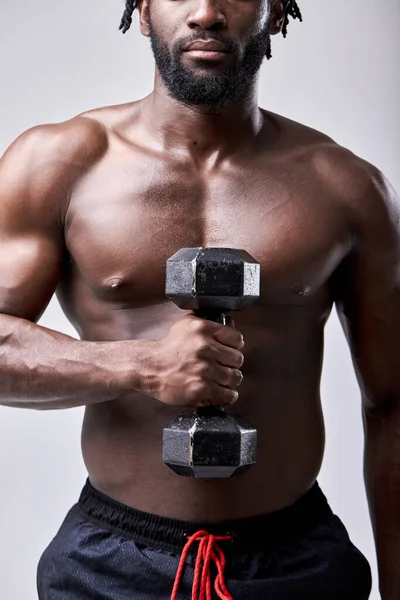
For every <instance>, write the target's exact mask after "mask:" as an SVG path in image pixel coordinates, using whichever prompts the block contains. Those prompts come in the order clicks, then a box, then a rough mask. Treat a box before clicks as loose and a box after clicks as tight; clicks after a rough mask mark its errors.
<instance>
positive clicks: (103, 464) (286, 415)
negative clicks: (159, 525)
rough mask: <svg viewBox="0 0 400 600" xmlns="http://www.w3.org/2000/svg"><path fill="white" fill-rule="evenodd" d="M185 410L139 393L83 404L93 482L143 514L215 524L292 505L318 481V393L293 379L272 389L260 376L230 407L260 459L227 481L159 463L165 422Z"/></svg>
mask: <svg viewBox="0 0 400 600" xmlns="http://www.w3.org/2000/svg"><path fill="white" fill-rule="evenodd" d="M249 379H250V381H249ZM186 410H187V409H186ZM182 412H185V409H179V408H177V407H168V406H165V405H163V404H161V403H160V402H158V401H157V400H154V399H153V398H150V397H148V396H144V395H140V394H136V393H135V394H132V396H131V397H129V398H126V397H124V398H123V399H120V400H115V401H113V402H105V403H101V404H93V405H90V406H87V407H86V412H85V417H84V423H83V430H82V450H83V457H84V461H85V464H86V467H87V470H88V473H89V480H90V482H91V484H92V485H93V486H94V487H95V488H96V489H98V490H100V491H102V492H103V493H105V494H107V495H109V496H111V497H112V498H114V499H116V500H118V501H119V502H122V503H124V504H127V505H129V506H131V507H134V508H136V509H139V510H142V511H145V512H150V513H153V514H157V515H161V516H166V517H170V518H176V519H184V520H202V521H220V520H225V519H238V518H244V517H247V516H252V515H260V514H266V513H270V512H273V511H276V510H279V509H280V508H283V507H285V506H289V505H290V504H292V503H294V502H295V501H296V500H297V499H298V498H300V497H301V496H302V495H303V494H304V493H305V492H307V491H308V489H310V487H311V486H312V485H313V483H314V482H315V480H316V478H317V475H318V473H319V470H320V467H321V463H322V458H323V452H324V442H325V435H324V434H325V432H324V423H323V417H322V410H321V402H320V398H319V394H318V393H315V394H311V393H304V390H300V389H297V390H296V386H293V385H292V384H289V385H288V384H283V385H282V386H281V389H280V390H276V389H275V390H273V389H272V388H271V387H270V386H268V385H266V384H265V381H264V382H263V381H262V380H261V379H260V378H257V377H251V378H248V381H247V382H246V383H245V382H243V384H242V387H241V396H240V400H239V401H238V403H237V404H236V405H235V407H234V408H232V409H229V412H231V413H237V414H240V415H241V416H242V417H243V418H245V419H246V420H248V421H249V422H250V423H251V424H252V425H254V426H255V427H256V428H257V430H258V457H257V464H256V465H254V466H252V467H251V468H250V469H249V470H248V471H246V472H245V473H244V474H242V475H240V476H238V477H235V478H231V479H225V480H218V479H210V480H205V479H192V478H187V477H181V476H179V475H177V474H175V473H174V472H173V471H172V470H170V469H169V468H168V467H167V466H166V465H165V464H164V463H163V462H162V431H163V427H164V426H165V425H166V424H167V423H168V422H169V421H170V420H171V419H173V418H174V417H175V416H176V415H177V414H178V413H182ZM189 412H190V410H189Z"/></svg>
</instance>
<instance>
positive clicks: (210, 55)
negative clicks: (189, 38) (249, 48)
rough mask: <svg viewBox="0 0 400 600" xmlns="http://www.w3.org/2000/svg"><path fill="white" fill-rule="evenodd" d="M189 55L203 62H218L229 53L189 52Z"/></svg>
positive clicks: (213, 51) (211, 51)
mask: <svg viewBox="0 0 400 600" xmlns="http://www.w3.org/2000/svg"><path fill="white" fill-rule="evenodd" d="M187 54H190V56H192V57H193V58H201V59H202V60H218V59H219V58H222V57H224V56H226V55H227V54H228V53H227V52H219V51H217V50H187Z"/></svg>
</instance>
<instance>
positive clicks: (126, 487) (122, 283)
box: [57, 103, 352, 520]
mask: <svg viewBox="0 0 400 600" xmlns="http://www.w3.org/2000/svg"><path fill="white" fill-rule="evenodd" d="M139 107H140V103H137V104H133V105H132V104H131V105H125V106H120V107H111V108H106V109H100V110H97V111H93V112H91V113H88V114H86V115H85V118H89V119H93V120H96V121H99V122H100V123H101V124H102V126H103V127H104V128H105V129H106V130H107V149H106V151H104V152H103V153H102V156H101V158H100V159H99V160H98V161H97V162H96V164H94V165H93V166H92V167H91V168H90V169H89V170H88V171H87V172H86V173H85V174H84V175H83V176H81V177H80V178H79V180H78V181H77V182H76V184H75V185H74V188H73V191H72V194H71V195H70V198H69V203H68V208H67V209H66V213H65V243H66V258H65V263H64V270H63V277H62V281H61V283H60V285H59V288H58V291H57V293H58V298H59V300H60V302H61V305H62V307H63V309H64V311H65V313H66V314H67V316H68V318H69V319H70V320H71V322H72V323H73V324H74V326H75V327H76V328H77V330H78V332H79V333H80V335H81V337H82V339H85V340H104V341H105V340H107V341H108V340H121V339H153V340H156V339H160V338H162V337H163V336H164V335H165V334H166V333H167V332H168V330H169V329H170V327H171V325H172V324H173V323H174V322H175V321H176V320H177V319H179V318H180V317H182V316H183V315H184V314H186V313H185V311H181V310H180V309H178V308H177V307H176V306H175V305H174V304H173V303H171V302H170V301H168V300H167V299H166V297H165V263H166V260H167V259H168V258H169V257H170V256H172V254H174V253H175V252H176V251H177V250H179V249H180V248H183V247H200V246H205V247H207V246H214V247H232V248H241V249H244V250H246V251H247V252H249V253H250V254H251V255H252V256H253V257H254V258H255V259H256V260H257V261H258V262H259V263H260V265H261V296H260V299H259V300H258V301H257V302H256V303H255V304H254V305H252V306H250V307H248V308H246V309H245V310H244V311H242V312H237V313H235V314H234V315H233V316H234V319H235V324H236V327H237V329H238V330H239V331H240V332H241V333H242V334H243V336H244V341H245V347H244V349H243V353H244V356H245V362H244V365H243V368H242V371H243V375H244V380H243V383H242V385H241V387H240V388H239V392H240V396H239V401H238V402H237V403H236V404H235V406H234V407H232V408H231V409H229V411H230V412H232V413H234V414H238V415H240V416H242V417H243V418H245V419H246V420H248V421H250V422H251V423H252V424H253V425H254V426H256V427H257V429H258V434H259V449H258V461H257V465H256V466H254V467H252V468H251V469H250V470H249V471H248V472H247V473H246V474H244V475H242V476H241V477H238V478H234V479H231V480H208V481H207V480H193V479H187V478H182V477H178V476H177V475H176V474H174V473H173V472H172V471H170V470H169V469H168V468H167V467H166V466H165V465H164V464H163V462H162V458H161V443H162V430H163V427H164V425H165V424H166V423H167V422H168V421H169V420H171V419H172V418H173V417H174V416H175V415H176V414H177V412H179V411H177V409H176V408H171V407H168V406H166V405H163V404H161V403H160V402H158V401H156V400H154V399H152V398H150V397H148V396H143V395H139V394H137V393H134V392H132V395H131V397H124V398H121V399H119V400H116V401H113V402H105V403H99V404H94V405H91V406H88V407H86V412H85V418H84V425H83V434H82V446H83V454H84V459H85V463H86V466H87V469H88V472H89V476H90V480H91V482H92V484H93V485H94V486H95V487H97V488H98V489H100V490H101V491H103V492H105V493H106V494H108V495H110V496H112V497H114V498H116V499H118V500H120V501H121V502H124V503H126V504H129V505H131V506H134V507H135V508H138V509H141V510H145V511H148V512H153V513H156V514H160V515H165V516H170V517H174V518H182V519H196V520H220V519H226V518H239V517H244V516H247V515H253V514H261V513H266V512H270V511H273V510H277V509H279V508H282V507H283V506H287V505H289V504H292V503H293V502H294V501H295V500H296V499H297V498H299V497H300V496H301V495H302V494H304V493H305V491H307V490H308V489H309V488H310V487H311V485H312V484H313V482H314V481H315V479H316V477H317V475H318V472H319V469H320V466H321V462H322V457H323V450H324V424H323V417H322V410H321V401H320V391H319V384H320V376H321V367H322V358H323V335H324V333H323V332H324V325H325V323H326V320H327V318H328V316H329V314H330V311H331V308H332V304H333V302H334V285H333V281H334V280H333V277H334V276H335V274H336V273H337V268H338V266H339V265H340V263H341V261H342V260H343V259H344V257H345V256H346V255H347V254H348V252H349V251H350V249H351V244H352V231H351V224H350V218H349V210H348V208H347V206H346V203H345V202H344V200H343V197H344V195H343V189H344V188H345V187H346V182H345V181H338V180H337V170H335V168H334V167H332V165H333V164H334V163H335V161H336V162H340V161H343V157H341V156H340V153H341V152H342V151H341V150H339V149H338V147H337V146H336V145H335V144H334V143H333V142H332V141H331V140H329V139H327V138H326V137H325V136H323V135H322V134H319V133H318V132H316V131H313V130H310V129H308V128H306V127H303V126H301V125H298V124H295V123H293V122H291V121H288V120H286V119H283V118H282V117H278V116H277V115H272V114H270V113H267V112H263V115H264V122H265V125H264V126H263V128H262V129H261V131H260V133H259V134H258V136H257V137H256V138H255V139H254V140H253V141H252V142H251V143H249V144H248V146H247V147H244V148H243V150H241V151H240V152H236V153H235V154H234V155H233V156H230V157H225V158H222V159H220V158H216V157H215V156H211V157H207V159H204V160H195V159H194V157H193V156H191V155H190V154H189V153H184V152H181V153H176V152H169V151H168V148H167V149H164V148H157V147H156V146H155V144H154V141H153V140H151V139H150V138H145V137H143V136H142V137H140V125H141V123H140V110H139ZM193 141H194V142H195V141H196V140H193ZM338 155H339V156H340V158H337V156H338ZM349 156H350V153H349Z"/></svg>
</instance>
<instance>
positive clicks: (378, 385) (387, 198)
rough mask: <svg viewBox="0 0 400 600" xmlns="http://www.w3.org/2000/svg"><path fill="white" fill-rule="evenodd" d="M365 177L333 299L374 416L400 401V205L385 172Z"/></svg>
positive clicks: (370, 172)
mask: <svg viewBox="0 0 400 600" xmlns="http://www.w3.org/2000/svg"><path fill="white" fill-rule="evenodd" d="M369 167H370V166H369ZM367 176H368V182H367V185H365V187H363V192H362V194H361V195H360V197H359V198H358V199H357V202H355V203H354V204H353V206H352V213H353V216H354V225H355V231H356V236H355V243H354V247H353V250H352V251H351V253H350V254H349V255H348V256H347V257H346V258H345V260H344V261H343V263H342V265H341V266H340V268H339V269H338V273H337V277H336V284H335V296H336V298H335V300H336V307H337V312H338V315H339V319H340V321H341V323H342V326H343V329H344V331H345V334H346V337H347V339H348V342H349V346H350V349H351V353H352V357H353V363H354V366H355V370H356V375H357V379H358V382H359V384H360V389H361V392H362V396H363V402H364V407H365V409H366V410H367V411H371V412H372V413H373V412H375V411H378V412H379V411H380V410H383V411H384V410H386V409H387V408H391V407H392V406H393V405H394V404H395V403H396V404H398V403H399V402H400V203H399V199H398V197H397V196H396V194H395V192H394V190H393V188H392V187H391V186H390V184H389V183H388V181H387V180H386V179H385V178H384V176H383V175H382V174H381V173H379V172H378V171H377V170H376V169H374V168H372V167H370V168H369V169H368V173H367Z"/></svg>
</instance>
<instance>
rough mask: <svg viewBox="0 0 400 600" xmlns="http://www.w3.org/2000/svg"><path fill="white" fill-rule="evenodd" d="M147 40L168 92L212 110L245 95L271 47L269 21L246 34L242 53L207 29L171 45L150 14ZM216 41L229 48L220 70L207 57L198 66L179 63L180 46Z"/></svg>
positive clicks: (181, 51)
mask: <svg viewBox="0 0 400 600" xmlns="http://www.w3.org/2000/svg"><path fill="white" fill-rule="evenodd" d="M149 33H150V43H151V48H152V51H153V54H154V59H155V63H156V66H157V69H158V71H159V73H160V76H161V79H162V81H163V83H164V85H165V87H166V89H167V93H168V94H169V95H170V96H171V97H172V98H174V99H175V100H178V101H179V102H182V103H184V104H188V105H191V106H197V107H202V108H204V109H206V110H212V111H213V112H216V111H219V110H222V109H224V108H226V107H227V106H229V105H231V104H233V103H234V102H236V101H238V100H241V99H242V98H243V97H245V96H246V94H247V92H248V90H249V88H250V86H251V85H252V83H253V81H254V78H255V76H256V74H257V73H258V71H259V69H260V67H261V64H262V61H263V59H264V57H265V56H268V54H269V53H270V48H271V36H270V33H269V23H267V24H266V26H265V28H264V29H263V30H262V31H260V32H257V33H254V34H249V36H248V38H247V40H246V42H245V44H244V47H243V50H242V52H241V51H240V46H239V45H238V43H237V42H235V41H232V40H225V39H224V38H223V36H222V35H218V33H217V32H212V31H207V32H206V34H205V35H203V36H202V37H199V36H198V35H196V36H195V37H194V36H192V37H191V38H188V39H186V40H182V41H180V42H176V43H175V44H174V45H173V46H172V48H169V47H168V46H167V44H166V43H165V42H164V41H163V40H162V39H161V37H160V36H159V35H158V33H157V32H156V30H155V29H154V26H153V24H152V21H151V17H150V16H149ZM200 39H201V40H205V39H207V40H216V41H220V42H222V43H225V45H226V46H227V47H228V49H229V51H230V52H231V53H230V54H229V57H230V64H229V66H228V67H227V68H226V69H225V70H224V71H222V72H215V69H213V68H212V65H211V69H210V63H208V62H207V61H206V60H203V61H201V60H199V61H197V62H198V64H199V66H201V67H202V68H201V69H196V68H188V67H186V66H185V65H184V64H182V56H183V47H184V46H186V45H187V44H189V43H191V42H194V41H198V40H200Z"/></svg>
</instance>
